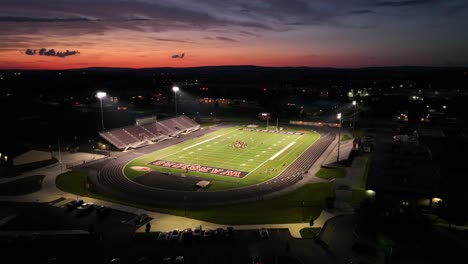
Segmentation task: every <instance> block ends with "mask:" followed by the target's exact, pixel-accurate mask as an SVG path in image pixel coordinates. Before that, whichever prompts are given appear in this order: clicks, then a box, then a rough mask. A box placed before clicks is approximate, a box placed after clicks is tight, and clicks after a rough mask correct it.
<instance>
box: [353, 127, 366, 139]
mask: <svg viewBox="0 0 468 264" xmlns="http://www.w3.org/2000/svg"><path fill="white" fill-rule="evenodd" d="M366 135H367V132H366V131H364V130H363V129H355V130H354V134H353V136H354V137H363V136H366Z"/></svg>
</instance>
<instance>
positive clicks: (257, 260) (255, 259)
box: [252, 256, 262, 264]
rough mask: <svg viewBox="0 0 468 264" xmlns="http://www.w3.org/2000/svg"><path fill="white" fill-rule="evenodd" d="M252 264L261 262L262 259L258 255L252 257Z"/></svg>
mask: <svg viewBox="0 0 468 264" xmlns="http://www.w3.org/2000/svg"><path fill="white" fill-rule="evenodd" d="M252 264H262V260H261V259H260V257H258V256H253V257H252Z"/></svg>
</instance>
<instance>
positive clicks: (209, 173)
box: [125, 127, 318, 190]
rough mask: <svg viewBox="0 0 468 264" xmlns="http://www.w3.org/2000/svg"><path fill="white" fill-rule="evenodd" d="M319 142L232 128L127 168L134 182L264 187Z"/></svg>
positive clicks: (309, 136)
mask: <svg viewBox="0 0 468 264" xmlns="http://www.w3.org/2000/svg"><path fill="white" fill-rule="evenodd" d="M317 138H318V134H317V133H315V132H313V131H304V130H301V131H274V130H268V131H267V130H261V129H249V128H245V127H231V128H226V129H222V130H219V131H216V132H213V133H210V134H207V135H204V136H202V137H199V138H194V139H190V140H187V141H184V142H182V143H180V144H177V145H173V146H171V147H168V148H165V149H162V150H159V151H156V152H153V153H150V154H147V155H144V156H142V157H140V158H137V159H135V160H133V161H131V162H130V163H129V164H127V166H126V167H125V174H126V176H127V177H128V178H130V179H133V178H135V177H138V176H140V175H142V174H144V173H146V172H144V171H139V170H135V169H134V168H136V167H138V168H139V167H146V168H149V169H151V170H156V171H163V172H173V173H183V174H186V175H195V176H200V177H203V178H207V179H210V180H211V181H212V182H211V184H210V188H209V190H219V189H229V188H237V187H242V186H247V185H251V184H255V183H259V182H262V181H265V180H268V179H270V178H273V177H274V176H276V175H278V174H279V173H281V171H283V170H284V169H285V168H286V167H287V166H288V165H289V164H290V163H291V162H293V161H294V160H295V159H296V158H297V157H298V156H299V155H300V154H301V153H302V152H303V151H304V150H305V149H307V147H309V146H310V145H311V144H312V143H313V142H315V140H316V139H317Z"/></svg>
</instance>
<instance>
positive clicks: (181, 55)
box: [171, 53, 185, 59]
mask: <svg viewBox="0 0 468 264" xmlns="http://www.w3.org/2000/svg"><path fill="white" fill-rule="evenodd" d="M184 57H185V53H182V54H174V55H172V56H171V58H173V59H183V58H184Z"/></svg>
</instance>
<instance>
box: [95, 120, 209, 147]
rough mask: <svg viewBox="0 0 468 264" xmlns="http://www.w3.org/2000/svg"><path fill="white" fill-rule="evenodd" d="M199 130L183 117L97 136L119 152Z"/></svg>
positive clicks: (108, 131) (137, 125) (109, 131)
mask: <svg viewBox="0 0 468 264" xmlns="http://www.w3.org/2000/svg"><path fill="white" fill-rule="evenodd" d="M198 129H200V125H199V124H198V123H196V122H195V121H193V120H192V119H190V118H189V117H187V116H185V115H181V116H178V117H173V118H168V119H164V120H161V121H156V120H154V121H152V122H150V123H145V124H139V123H138V122H137V124H135V125H133V126H127V127H123V128H116V129H111V130H107V131H103V132H99V135H100V136H101V137H102V138H103V139H105V140H106V141H107V142H109V143H110V144H112V145H113V146H114V147H116V148H117V149H119V150H127V149H129V148H138V147H142V146H145V145H148V144H150V143H151V142H156V141H161V140H164V139H167V138H170V137H173V136H176V135H178V134H181V133H190V132H193V131H196V130H198Z"/></svg>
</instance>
